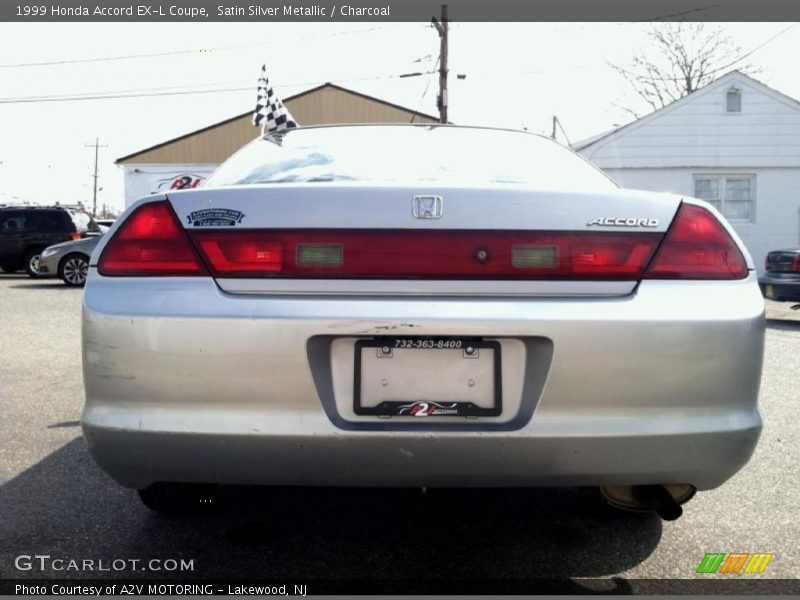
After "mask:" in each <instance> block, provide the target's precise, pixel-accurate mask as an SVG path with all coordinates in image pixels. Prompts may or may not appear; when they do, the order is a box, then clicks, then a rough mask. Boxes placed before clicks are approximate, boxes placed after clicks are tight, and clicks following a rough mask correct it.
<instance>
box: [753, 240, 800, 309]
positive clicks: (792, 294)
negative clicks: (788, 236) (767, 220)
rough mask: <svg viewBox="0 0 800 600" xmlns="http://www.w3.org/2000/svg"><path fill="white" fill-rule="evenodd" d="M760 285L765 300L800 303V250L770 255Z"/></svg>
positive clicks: (794, 249)
mask: <svg viewBox="0 0 800 600" xmlns="http://www.w3.org/2000/svg"><path fill="white" fill-rule="evenodd" d="M758 283H759V285H760V286H761V291H762V293H763V294H764V297H765V298H769V299H770V300H776V301H778V302H800V248H790V249H787V250H775V251H773V252H770V253H768V254H767V259H766V264H765V270H764V274H763V275H762V276H761V277H759V279H758Z"/></svg>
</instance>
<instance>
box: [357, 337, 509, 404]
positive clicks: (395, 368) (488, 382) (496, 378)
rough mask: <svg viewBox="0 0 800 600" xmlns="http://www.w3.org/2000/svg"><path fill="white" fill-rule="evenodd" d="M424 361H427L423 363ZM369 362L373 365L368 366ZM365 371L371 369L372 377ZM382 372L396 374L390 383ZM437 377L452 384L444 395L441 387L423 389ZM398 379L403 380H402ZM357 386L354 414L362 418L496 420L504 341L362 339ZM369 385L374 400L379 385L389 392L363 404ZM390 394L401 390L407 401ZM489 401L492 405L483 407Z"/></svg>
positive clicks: (440, 381) (443, 382) (406, 338)
mask: <svg viewBox="0 0 800 600" xmlns="http://www.w3.org/2000/svg"><path fill="white" fill-rule="evenodd" d="M411 352H413V353H414V354H413V355H412V354H410V353H411ZM367 353H369V354H367ZM417 353H419V354H418V355H417ZM423 353H424V354H423ZM421 357H424V358H425V360H420V358H421ZM373 358H374V360H373ZM370 364H371V365H373V366H372V367H368V365H370ZM378 365H380V368H379V367H378ZM365 368H366V370H367V371H369V370H370V369H372V370H373V374H372V379H370V372H366V373H365ZM384 370H388V371H390V372H392V374H393V376H392V378H391V379H392V381H391V382H390V381H388V379H389V378H380V373H381V372H383V371H384ZM473 372H474V374H475V376H474V377H473V376H472V373H473ZM434 376H435V377H436V379H437V385H439V386H441V385H443V384H445V385H447V386H448V389H447V391H446V392H444V394H443V393H442V391H441V387H440V391H439V393H438V394H437V393H435V392H434V391H433V390H431V392H430V393H429V392H428V390H427V389H421V386H422V387H423V388H424V385H423V384H421V383H420V382H425V381H427V380H429V379H430V378H431V377H434ZM398 377H402V379H401V380H399V381H398ZM378 378H380V381H378ZM448 378H450V380H451V381H450V382H448V381H447V379H448ZM443 379H444V381H443ZM365 380H366V383H365ZM353 383H354V385H353V412H354V413H355V414H356V415H359V416H374V417H383V418H386V417H411V416H413V417H496V416H498V415H500V414H501V413H502V409H503V407H502V377H501V362H500V343H499V342H496V341H486V340H482V339H476V338H455V337H402V338H399V337H386V338H374V339H362V340H358V341H357V342H356V343H355V373H354V380H353ZM370 383H371V384H372V386H371V389H372V398H373V399H374V398H375V397H376V393H375V390H374V388H375V387H376V385H377V384H378V383H380V384H381V385H382V386H385V387H386V389H385V390H383V392H382V393H380V394H377V398H378V399H379V401H378V403H377V404H376V405H373V406H364V405H363V400H365V388H368V389H369V388H370V385H368V384H370ZM391 385H393V386H394V387H391ZM392 390H400V391H398V392H397V395H399V396H404V397H402V398H392V394H394V393H395V392H394V391H392ZM409 390H410V391H409ZM409 394H411V396H410V397H409ZM443 396H447V397H446V398H445V397H443ZM477 396H479V398H478V397H477ZM489 401H491V405H490V406H481V405H482V404H486V403H487V402H489Z"/></svg>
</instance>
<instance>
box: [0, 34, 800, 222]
mask: <svg viewBox="0 0 800 600" xmlns="http://www.w3.org/2000/svg"><path fill="white" fill-rule="evenodd" d="M786 26H787V24H786V23H753V24H750V23H739V24H726V25H724V28H725V30H726V31H727V32H728V33H730V34H731V35H732V36H733V37H734V39H735V41H736V42H737V43H738V44H739V45H740V46H742V49H743V50H745V51H747V50H750V49H752V48H756V47H757V46H759V45H760V44H762V43H763V42H764V41H766V40H768V39H769V38H770V37H772V36H774V35H775V34H776V33H778V32H780V31H781V30H782V29H784V28H786ZM644 27H645V25H642V24H611V23H609V24H602V23H591V24H581V23H555V24H543V23H522V24H500V23H492V24H480V23H454V24H452V26H451V38H450V68H451V71H450V72H451V78H450V90H451V91H450V115H449V116H450V120H451V121H453V122H455V123H458V124H471V125H495V126H503V127H513V128H527V129H528V130H529V131H533V132H541V133H548V134H549V132H550V127H551V120H552V117H553V115H558V117H559V120H560V121H561V122H562V123H563V126H564V128H565V130H566V132H567V134H568V135H569V137H570V139H571V140H573V141H575V140H579V139H582V138H585V137H588V136H590V135H594V134H596V133H599V132H601V131H604V130H607V129H609V128H611V127H613V126H615V125H619V124H621V123H624V122H626V121H628V120H629V117H628V116H627V115H626V113H625V112H624V111H623V110H622V109H621V108H620V106H630V107H633V108H635V109H637V110H639V111H641V112H646V110H645V107H644V106H642V104H641V101H639V100H638V99H637V98H636V96H635V95H634V94H633V93H632V92H631V90H630V89H629V88H628V85H627V84H626V83H625V82H624V81H623V80H622V79H621V78H620V77H619V76H618V75H617V74H616V73H615V72H614V71H613V70H612V69H610V68H609V67H608V66H607V61H612V62H621V61H625V60H627V59H629V58H630V56H631V54H632V53H633V52H634V51H636V50H638V49H640V48H642V47H643V45H644V44H645V43H646V42H645V38H644ZM438 49H439V41H438V36H437V35H436V32H435V30H433V29H432V28H431V27H430V25H428V24H423V23H389V24H380V23H375V24H369V23H352V24H325V23H313V24H286V23H282V24H223V23H187V24H178V23H175V24H168V23H163V24H152V25H142V24H127V23H111V24H108V23H103V24H99V23H98V24H88V23H87V24H83V23H81V24H52V23H47V24H37V25H34V24H19V23H14V24H11V23H0V202H2V201H3V200H4V199H6V198H9V197H13V196H17V197H18V198H21V199H27V200H30V201H34V202H40V203H52V202H56V201H60V202H64V203H71V202H76V201H78V200H82V201H83V202H85V203H87V204H90V203H91V196H92V178H91V174H92V168H93V159H94V154H93V150H92V149H91V148H87V147H85V146H84V144H88V143H90V142H93V141H94V138H95V137H96V136H97V137H99V138H100V141H101V143H104V144H108V147H107V148H101V150H100V186H101V187H102V188H103V189H102V190H101V191H100V193H99V196H98V197H99V200H98V202H99V204H100V205H102V204H103V203H106V204H108V205H109V206H110V207H114V208H117V209H119V208H121V207H122V206H123V205H124V199H123V178H122V169H121V168H119V167H117V166H115V165H114V159H116V158H119V157H121V156H124V155H126V154H129V153H131V152H135V151H137V150H140V149H142V148H145V147H148V146H151V145H154V144H157V143H160V142H163V141H165V140H167V139H170V138H172V137H176V136H178V135H182V134H185V133H188V132H191V131H194V130H196V129H199V128H201V127H205V126H207V125H210V124H212V123H215V122H217V121H220V120H223V119H226V118H229V117H232V116H235V115H237V114H241V113H242V112H246V111H248V110H250V109H251V108H252V107H253V105H254V104H255V89H256V80H257V78H258V71H259V69H260V66H261V64H262V63H264V62H266V63H267V66H268V69H269V74H270V79H271V80H272V81H273V83H274V85H275V87H276V90H277V92H278V93H279V94H280V95H281V96H283V97H286V96H289V95H292V94H295V93H297V92H300V91H302V90H304V89H308V88H310V87H313V86H315V85H319V84H320V83H324V82H326V81H330V82H334V83H338V84H340V85H343V86H345V87H349V88H352V89H355V90H357V91H359V92H363V93H366V94H370V95H374V96H376V97H378V98H382V99H385V100H388V101H390V102H394V103H397V104H401V105H404V106H407V107H409V108H412V109H417V110H421V111H423V112H428V113H431V114H434V113H436V106H435V104H436V93H437V86H438V79H437V77H436V76H435V75H429V76H424V77H414V78H398V77H397V76H398V75H400V74H402V73H408V72H415V71H428V70H432V69H433V67H434V63H435V60H436V57H437V56H438ZM168 52H169V53H173V54H168V55H161V56H142V55H149V54H158V53H168ZM119 56H134V58H127V59H124V60H99V61H98V60H91V61H88V62H63V61H87V59H104V58H113V57H119ZM798 56H800V27H795V28H793V29H791V30H789V31H787V32H786V33H785V34H784V35H781V36H780V37H778V38H776V39H775V40H773V41H771V42H770V43H769V44H767V45H766V46H764V47H763V48H761V49H760V50H758V51H757V52H756V53H754V54H753V55H752V57H751V58H750V60H751V61H752V62H753V63H755V64H757V65H758V66H759V67H761V68H762V69H763V70H762V72H761V73H760V74H759V75H758V76H757V77H758V78H759V79H760V80H762V81H763V82H764V83H767V84H768V85H770V86H772V87H774V88H776V89H778V90H779V91H781V92H783V93H785V94H788V95H790V96H792V97H794V98H800V64H799V63H798V60H797V57H798ZM417 60H419V61H420V62H415V61H417ZM37 62H55V63H59V62H61V64H50V65H43V66H17V65H20V64H21V63H22V64H24V63H37ZM458 73H463V74H465V75H466V76H467V77H466V79H464V80H459V79H457V78H456V74H458ZM426 87H427V93H425V90H426ZM220 89H225V90H232V91H223V92H219V93H204V94H198V93H189V94H179V95H158V96H150V97H136V98H117V99H102V100H83V101H69V102H66V101H59V102H41V101H37V102H27V103H16V102H11V103H10V102H7V100H8V99H19V98H27V97H40V96H50V97H53V96H62V95H74V94H87V95H88V94H92V93H109V92H119V93H120V94H129V93H156V94H163V93H165V92H185V91H191V92H194V91H198V90H220ZM255 133H256V130H255V128H254V130H253V134H254V136H255Z"/></svg>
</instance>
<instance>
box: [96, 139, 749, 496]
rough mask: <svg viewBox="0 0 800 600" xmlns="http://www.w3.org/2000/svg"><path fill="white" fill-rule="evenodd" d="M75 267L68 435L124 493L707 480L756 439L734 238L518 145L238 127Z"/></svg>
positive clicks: (715, 223) (703, 217)
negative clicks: (79, 295)
mask: <svg viewBox="0 0 800 600" xmlns="http://www.w3.org/2000/svg"><path fill="white" fill-rule="evenodd" d="M89 270H90V275H89V280H88V283H87V286H86V291H85V295H84V317H83V360H84V378H85V385H86V406H85V410H84V413H83V418H82V423H83V428H84V433H85V436H86V439H87V440H88V442H89V447H90V450H91V452H92V454H93V456H94V457H95V459H96V460H97V462H98V463H99V464H100V465H101V466H102V467H103V468H104V469H105V470H106V471H108V472H109V473H110V474H111V475H112V476H113V477H114V478H115V479H116V480H117V481H119V482H120V483H122V484H124V485H126V486H130V487H134V488H138V489H143V488H147V487H148V486H151V485H152V484H154V483H158V482H194V483H224V484H276V485H367V486H387V485H389V486H486V485H491V486H508V485H511V486H528V485H570V486H578V485H581V486H582V485H592V486H595V485H596V486H606V487H607V488H611V487H613V486H623V487H624V486H645V487H646V486H650V485H667V486H668V487H667V489H677V488H678V487H680V486H683V488H681V489H683V490H684V491H685V490H693V489H694V488H698V489H710V488H713V487H716V486H718V485H720V484H722V483H723V482H724V481H726V480H727V479H728V478H730V477H731V476H732V475H733V474H735V473H736V472H737V471H738V470H739V469H740V468H741V467H742V466H743V465H744V464H745V463H746V462H747V461H748V459H749V457H750V455H751V453H752V451H753V449H754V447H755V444H756V441H757V439H758V435H759V432H760V428H761V421H760V417H759V414H758V411H757V407H756V398H757V395H758V388H759V381H760V374H761V361H762V353H763V339H764V314H763V311H764V306H763V300H762V298H761V295H760V293H759V289H758V285H757V282H756V276H755V273H754V270H753V265H752V262H751V260H750V258H749V257H748V255H747V253H746V252H745V251H744V249H743V248H742V246H741V243H740V242H739V241H738V239H737V238H736V235H735V233H734V232H733V231H732V229H731V228H730V227H729V226H728V225H727V224H726V223H725V222H724V220H723V219H722V217H721V216H720V215H719V214H718V213H716V212H715V211H714V209H713V208H711V207H710V206H708V205H707V204H705V203H703V202H701V201H698V200H693V199H686V198H683V199H682V198H680V197H677V196H672V195H666V194H655V193H651V192H635V191H623V190H620V189H618V188H617V187H616V186H615V185H614V184H613V183H612V182H611V181H610V180H608V179H607V178H606V177H605V176H604V175H603V174H602V173H600V172H599V171H597V170H596V169H595V168H594V167H592V166H591V165H589V164H588V163H586V162H584V161H583V160H582V159H580V158H579V157H577V156H576V155H574V154H573V153H571V152H570V151H568V150H566V149H564V148H562V147H561V146H559V145H557V144H555V143H553V142H551V141H549V140H546V139H544V138H540V137H538V136H531V135H528V134H523V133H519V132H509V131H499V130H488V129H475V128H457V127H430V126H424V127H423V126H420V127H409V126H394V127H393V126H361V127H356V126H352V127H328V128H303V129H298V130H292V131H290V132H288V133H287V134H286V135H284V136H279V137H271V138H267V139H263V140H257V141H255V142H253V143H252V144H250V145H249V146H248V147H246V148H245V149H243V150H242V151H240V152H239V153H238V154H237V155H235V156H234V157H233V158H231V159H230V160H229V161H228V162H227V163H226V164H224V165H223V166H222V167H221V168H220V169H219V170H218V172H217V173H216V174H215V175H214V176H212V178H211V179H210V180H209V182H208V184H207V187H205V188H202V189H198V190H188V191H180V192H173V193H168V194H167V195H160V196H154V197H150V198H146V199H143V200H140V201H139V202H137V203H136V204H134V205H133V206H132V207H130V208H129V209H128V211H126V213H125V214H124V215H123V216H122V217H121V218H120V219H119V220H118V221H117V223H116V224H115V225H114V228H113V229H112V230H111V231H110V232H109V233H108V234H107V235H106V236H104V238H103V240H102V241H101V242H100V244H99V246H98V248H97V250H96V251H95V252H94V254H93V255H92V261H91V265H90V269H89ZM669 486H677V487H675V488H669ZM681 493H682V494H683V493H684V492H681ZM689 495H690V494H689ZM684 496H685V494H684Z"/></svg>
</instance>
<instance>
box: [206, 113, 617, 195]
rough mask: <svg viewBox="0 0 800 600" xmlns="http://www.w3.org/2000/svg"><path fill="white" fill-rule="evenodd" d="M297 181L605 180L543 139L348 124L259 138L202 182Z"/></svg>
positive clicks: (569, 184)
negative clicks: (351, 125) (206, 180)
mask: <svg viewBox="0 0 800 600" xmlns="http://www.w3.org/2000/svg"><path fill="white" fill-rule="evenodd" d="M296 182H367V183H376V184H379V183H383V182H388V183H403V182H408V183H420V182H433V183H442V184H450V185H496V184H500V185H502V184H508V185H530V186H535V187H538V188H547V189H550V188H553V189H570V190H587V191H594V190H606V189H613V188H615V187H616V184H614V183H613V182H612V181H611V180H610V179H609V178H608V177H606V176H605V175H604V174H603V173H602V172H600V171H599V170H597V169H596V168H595V167H593V166H592V165H591V164H589V163H588V162H586V161H585V160H583V159H582V158H580V157H579V156H577V155H576V154H575V153H573V152H572V151H570V150H568V149H566V148H564V147H563V146H561V145H560V144H557V143H556V142H553V141H551V140H549V139H547V138H543V137H541V136H537V135H531V134H527V133H522V132H516V131H502V130H495V129H480V128H469V127H463V128H462V127H441V126H439V127H430V126H418V127H409V126H360V127H359V126H353V127H318V128H315V127H311V128H307V129H303V128H299V129H292V130H290V131H288V132H286V133H285V134H283V135H281V136H278V137H267V138H265V139H257V140H255V141H253V142H251V143H250V144H248V145H247V146H245V147H244V148H242V149H241V150H240V151H239V152H237V153H236V154H234V155H233V156H232V157H231V158H229V159H228V160H227V161H226V162H224V163H223V164H222V165H221V166H220V167H219V168H218V169H217V171H216V172H215V173H214V174H213V175H212V176H211V177H210V178H209V180H208V182H207V184H206V185H207V186H226V185H241V184H263V183H296Z"/></svg>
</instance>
